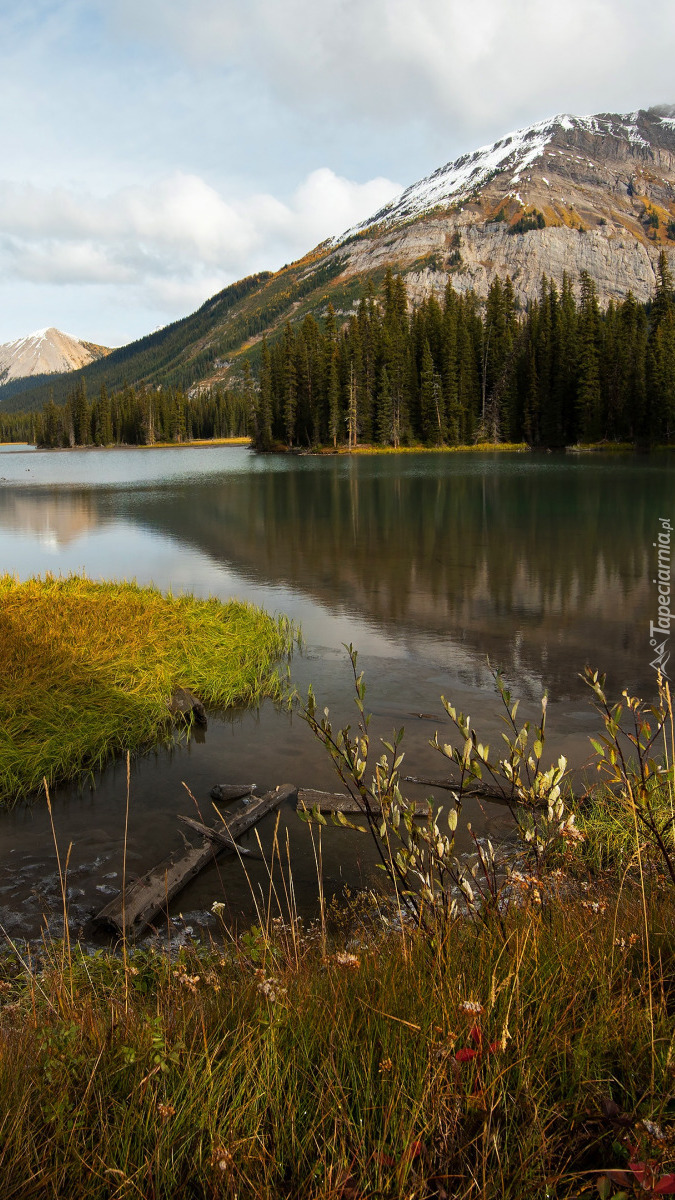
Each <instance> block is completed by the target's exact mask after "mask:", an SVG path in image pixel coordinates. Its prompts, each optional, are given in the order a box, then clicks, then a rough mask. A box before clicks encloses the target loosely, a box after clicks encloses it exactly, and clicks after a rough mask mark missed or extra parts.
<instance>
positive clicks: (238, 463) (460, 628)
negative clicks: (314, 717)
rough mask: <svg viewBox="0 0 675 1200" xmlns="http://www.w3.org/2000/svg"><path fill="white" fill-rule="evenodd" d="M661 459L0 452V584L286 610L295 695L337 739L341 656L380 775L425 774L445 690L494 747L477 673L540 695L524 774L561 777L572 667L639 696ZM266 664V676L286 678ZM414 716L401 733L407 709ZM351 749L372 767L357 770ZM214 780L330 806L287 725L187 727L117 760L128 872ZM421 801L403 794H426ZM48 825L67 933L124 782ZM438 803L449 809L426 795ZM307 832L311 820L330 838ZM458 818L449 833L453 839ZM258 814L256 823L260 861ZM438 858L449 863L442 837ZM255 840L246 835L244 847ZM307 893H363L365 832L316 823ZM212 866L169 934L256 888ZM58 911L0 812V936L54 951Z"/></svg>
mask: <svg viewBox="0 0 675 1200" xmlns="http://www.w3.org/2000/svg"><path fill="white" fill-rule="evenodd" d="M674 479H675V477H674V475H673V471H672V465H671V460H670V459H669V458H668V457H667V456H665V455H664V456H663V457H660V456H659V455H656V454H654V455H651V456H644V457H643V456H638V455H625V456H624V455H621V456H619V455H616V454H615V455H611V454H597V453H596V454H586V455H581V454H579V455H574V454H559V455H556V454H541V455H538V454H529V453H526V454H511V453H477V452H473V453H406V454H401V455H396V454H383V455H354V456H347V455H339V456H326V457H312V456H291V455H271V456H259V455H256V454H255V453H253V452H252V451H250V450H248V449H247V448H244V447H226V446H212V447H209V446H201V447H189V446H186V447H176V448H169V449H164V448H163V449H130V450H124V449H119V450H73V451H52V452H45V451H37V450H34V449H32V448H29V447H16V446H15V447H9V446H3V447H0V563H2V569H3V570H4V571H8V572H11V573H15V574H16V575H17V576H18V577H20V578H26V577H28V576H31V575H35V574H45V573H46V572H52V573H54V574H59V573H62V574H67V573H70V572H85V573H86V574H87V575H88V576H90V577H91V578H93V579H106V578H117V579H122V578H126V579H131V578H134V579H136V580H137V581H138V582H139V583H141V584H148V583H154V584H155V585H157V586H158V587H159V588H161V589H162V590H167V589H172V590H173V591H174V592H179V591H191V592H194V593H195V594H196V595H198V596H209V595H213V596H217V597H218V598H220V599H227V598H229V597H236V598H239V599H243V600H248V601H251V602H253V603H254V604H257V605H260V606H262V607H264V608H266V609H267V610H268V611H270V612H272V613H285V614H286V615H287V616H288V617H290V618H291V619H292V620H293V621H294V622H295V623H296V624H297V625H298V626H299V627H300V629H301V632H302V648H301V650H299V651H296V653H295V655H294V657H293V660H292V663H291V678H292V682H293V684H294V685H295V687H296V688H297V689H298V692H299V693H300V695H301V696H302V695H306V693H307V687H308V685H309V684H310V683H311V684H312V686H313V688H314V691H315V693H316V696H317V700H318V703H319V705H320V707H321V708H323V706H324V705H327V706H328V707H329V708H330V711H331V718H332V720H333V721H334V724H335V725H337V724H338V723H339V724H343V723H346V722H348V721H349V722H351V723H352V725H354V724H355V723H356V709H355V707H354V704H353V701H352V697H353V681H352V676H351V668H350V664H349V660H348V657H347V654H346V651H345V649H344V643H349V642H351V643H353V645H354V646H355V647H356V649H357V650H358V652H359V666H360V667H361V668H362V669H363V670H364V672H365V679H366V685H367V696H366V707H367V708H368V709H369V710H370V711H371V712H372V713H373V720H372V725H371V734H372V735H373V738H372V741H373V750H374V752H375V753H374V757H373V763H374V760H375V757H376V756H377V753H378V752H379V750H381V747H379V743H378V738H379V737H382V736H384V737H389V736H390V735H391V732H392V730H394V729H398V728H399V727H400V726H405V742H404V749H405V752H406V758H405V761H404V764H403V768H402V771H403V774H412V775H427V776H433V777H444V776H445V777H447V774H448V771H447V763H446V760H444V759H443V758H442V757H441V756H440V755H439V754H438V752H437V751H434V750H433V749H432V748H431V747H430V746H429V739H430V738H431V737H433V734H434V731H435V729H437V728H438V730H439V737H440V740H441V741H447V740H449V736H450V732H451V731H450V723H449V720H448V718H447V716H446V715H445V713H444V710H443V706H442V703H441V700H440V697H441V695H445V696H446V697H447V698H448V699H450V700H451V701H452V702H453V703H454V704H455V705H456V706H457V707H458V708H461V709H462V710H463V711H464V712H468V713H470V715H471V717H472V721H473V723H474V724H475V726H476V729H477V731H478V734H479V736H480V737H481V739H482V740H483V741H488V742H489V743H490V744H491V745H492V746H493V747H496V745H497V742H498V740H499V736H500V730H501V729H502V728H503V725H502V724H501V717H500V702H499V700H498V697H497V696H496V693H495V688H494V682H493V680H492V677H491V673H490V669H489V666H488V661H489V663H490V664H493V665H494V666H499V667H501V668H502V669H503V671H504V674H505V678H506V681H507V683H508V685H509V686H510V688H511V691H512V694H513V696H514V697H516V696H517V697H521V698H522V704H521V710H520V714H519V715H520V716H522V717H525V716H530V717H534V716H536V715H537V714H538V701H539V698H540V696H541V693H542V691H543V689H545V688H547V689H548V692H549V711H548V722H549V725H548V728H549V739H548V741H547V753H546V756H545V757H546V758H547V759H549V758H553V757H556V756H557V755H558V754H559V753H562V752H564V753H565V754H566V755H567V757H568V759H569V761H570V763H571V764H572V766H573V767H574V768H575V769H576V770H577V771H578V772H579V781H580V783H581V782H582V781H583V777H584V772H583V768H584V764H585V763H586V762H587V760H588V756H589V753H590V746H589V741H588V738H589V735H593V734H594V733H596V732H597V731H598V729H599V718H598V717H597V716H596V714H595V713H594V711H593V708H592V705H591V703H590V698H591V697H590V692H589V690H588V688H587V687H586V685H585V684H584V683H583V682H582V681H581V679H580V678H579V672H581V671H582V670H583V668H584V666H585V664H587V663H588V664H590V665H591V666H594V667H598V668H599V669H600V670H602V671H606V672H607V676H608V689H609V692H610V694H611V695H612V696H616V695H618V694H619V693H620V692H621V690H622V689H623V688H627V689H629V691H631V692H632V693H634V694H637V695H640V696H643V697H647V696H653V695H654V694H655V691H656V676H655V672H654V670H653V668H652V667H651V666H650V661H651V658H652V651H651V648H650V645H649V622H650V619H653V618H654V617H655V615H656V614H655V608H656V586H655V585H654V584H653V582H652V579H653V576H654V562H655V551H654V549H653V543H654V541H655V539H656V534H657V533H658V520H659V517H669V518H671V519H672V518H673V515H674V510H675V503H674V502H675V486H674ZM284 669H285V667H284ZM421 714H423V715H421ZM371 752H372V751H371ZM220 782H229V783H239V782H255V783H256V784H257V785H258V788H259V789H260V790H267V789H269V788H271V787H274V786H275V785H276V784H278V783H284V782H291V783H295V784H298V785H299V786H300V787H309V788H319V789H323V790H327V791H330V790H341V789H342V785H341V784H340V781H339V780H338V779H337V777H336V776H335V775H334V772H333V768H332V766H331V763H330V761H329V759H328V758H327V756H326V753H325V751H324V750H323V749H322V748H321V747H320V746H319V744H318V743H317V742H316V741H315V740H314V738H313V737H312V734H311V733H310V731H309V729H308V727H307V725H306V724H305V723H304V721H303V720H302V719H301V717H300V716H299V715H298V713H297V712H295V713H290V712H288V711H287V710H285V709H282V708H277V707H275V706H274V705H273V704H272V703H269V702H268V703H265V704H264V705H263V706H262V707H261V709H260V710H259V711H234V712H230V713H228V714H227V715H225V716H222V715H220V716H219V715H216V714H211V715H210V717H209V725H208V730H207V731H206V733H205V735H203V736H196V737H192V738H191V739H190V741H189V742H186V741H185V739H183V740H182V742H179V744H177V746H176V748H175V749H173V750H172V751H168V750H165V749H160V750H157V751H151V752H150V753H148V754H146V755H143V756H140V757H138V758H137V759H136V760H135V761H134V762H133V763H132V773H131V798H130V814H129V836H128V853H127V872H128V876H129V877H134V876H135V875H136V874H138V873H142V872H143V871H144V870H146V869H148V868H150V867H152V866H153V865H155V863H157V862H159V861H160V860H161V859H162V858H163V857H164V856H165V855H166V854H168V853H169V852H170V851H172V850H174V849H180V847H181V845H182V841H181V835H180V833H179V826H178V822H177V819H176V818H177V814H179V813H185V814H189V815H192V816H196V815H197V814H196V812H195V805H194V802H193V800H192V799H191V798H190V796H189V795H188V793H187V791H186V789H185V787H184V786H183V785H184V784H185V785H187V787H188V788H189V789H190V791H191V792H192V794H193V796H194V797H195V799H196V800H197V803H198V806H199V809H200V811H201V813H202V815H203V817H204V819H205V820H206V821H210V820H211V819H212V818H213V817H214V814H213V812H212V809H211V801H210V799H209V791H210V789H211V788H212V787H213V785H214V784H216V783H220ZM429 790H430V789H428V788H422V787H417V786H413V787H411V788H410V791H409V794H410V795H411V796H414V797H415V798H417V799H424V798H425V796H426V795H427V794H428V793H429ZM53 800H54V823H55V827H56V834H57V839H58V843H59V847H60V851H61V855H62V859H65V857H66V854H67V852H68V847H69V846H70V857H69V865H68V896H69V905H70V919H71V926H72V930H73V932H74V933H78V932H79V931H80V930H81V929H82V927H83V926H84V923H85V920H86V918H87V916H88V915H90V914H91V913H92V912H93V911H95V910H97V909H99V908H101V907H102V906H103V905H104V904H105V903H106V902H107V900H108V899H109V898H111V897H112V896H113V895H114V894H115V893H116V892H117V891H118V889H119V887H120V886H121V872H122V853H123V843H124V818H125V805H126V768H125V764H124V763H119V762H118V763H116V764H112V765H111V766H110V767H109V768H108V769H107V770H105V771H104V772H103V773H102V775H100V776H99V777H97V778H96V780H95V786H92V784H91V782H86V783H85V784H84V785H83V786H82V787H81V788H77V787H72V786H69V787H63V788H60V789H57V790H56V792H55V795H54V797H53ZM437 801H438V803H439V804H441V803H444V802H445V805H446V808H447V794H445V795H444V793H442V792H439V793H437ZM465 817H466V819H470V820H471V821H472V823H473V827H474V829H475V830H477V831H480V832H488V833H489V834H490V836H491V837H492V838H493V839H495V838H497V839H498V838H499V837H500V836H504V835H505V834H507V832H508V828H509V821H508V816H507V814H505V811H504V810H503V809H500V808H498V807H497V806H496V805H491V804H483V805H482V806H481V805H479V804H478V803H477V801H475V800H473V801H468V802H467V803H466V807H465ZM329 821H330V819H329ZM462 824H464V820H463V821H462ZM273 831H274V819H273V818H268V819H266V821H265V822H263V823H262V824H261V825H260V826H259V833H260V838H261V841H262V844H263V847H264V848H265V849H266V850H267V851H268V853H269V851H270V849H271V845H272V836H273ZM287 839H288V846H289V847H290V857H291V861H292V870H293V881H294V888H295V893H296V896H297V901H298V908H299V910H300V911H301V912H303V913H304V914H306V915H307V916H311V915H312V914H316V911H317V880H316V865H315V858H314V850H313V847H312V842H311V840H310V834H309V831H308V829H307V827H306V826H305V825H304V824H302V823H301V822H300V821H299V819H298V818H297V816H296V814H295V812H294V811H293V810H292V809H288V810H282V812H281V819H280V826H279V841H280V844H281V847H282V849H283V856H284V858H285V856H286V848H287ZM459 842H460V849H466V848H467V846H468V844H469V843H468V835H467V834H466V832H465V831H464V832H462V834H461V837H460V839H459ZM247 844H250V845H252V846H255V844H256V843H255V834H254V833H251V834H249V835H247ZM322 858H323V877H324V885H325V888H326V892H327V894H329V895H330V894H332V893H335V892H340V891H341V889H342V888H343V887H345V886H346V887H350V888H354V887H359V886H362V885H364V884H369V883H370V882H372V880H373V878H374V877H375V876H376V873H375V872H374V855H373V851H372V849H371V846H370V843H369V840H368V838H367V837H364V836H363V835H359V834H358V833H352V832H350V831H347V830H343V829H337V828H334V827H333V826H332V825H330V823H329V825H328V826H327V828H325V829H323V830H322ZM247 874H248V879H247V877H246V875H245V874H244V872H243V870H242V868H241V866H240V865H239V863H237V862H236V861H234V860H232V859H226V860H223V861H219V862H218V864H216V865H214V866H213V867H211V868H209V869H207V870H206V871H204V872H203V873H202V874H201V875H200V876H199V877H198V878H197V879H196V880H195V881H193V882H192V883H191V884H190V885H189V886H188V887H187V888H186V889H185V891H184V892H183V893H182V894H181V896H180V897H179V898H178V899H177V901H176V902H175V903H174V904H173V906H172V909H171V912H172V916H173V920H174V925H173V927H172V937H177V938H178V939H180V938H181V937H184V936H189V935H190V934H191V933H194V934H196V935H198V934H200V932H204V931H208V930H209V929H211V930H215V928H216V922H215V918H213V917H212V916H211V914H210V909H211V905H212V903H213V902H214V901H215V900H222V901H223V902H224V903H225V904H226V908H227V911H228V912H229V914H230V917H231V919H232V920H233V921H234V922H237V923H246V922H249V923H250V922H251V921H252V920H254V919H255V904H254V898H255V899H257V900H258V901H259V900H260V898H261V896H262V895H265V896H266V894H267V888H268V887H269V882H268V877H267V874H266V870H265V867H264V865H263V864H261V863H256V862H251V863H247ZM60 922H61V898H60V891H59V879H58V870H57V862H56V857H55V851H54V845H53V842H52V835H51V829H50V822H49V815H48V812H47V807H46V804H45V801H44V798H43V797H38V798H36V800H35V802H34V803H32V804H25V805H20V806H18V807H17V808H15V809H14V810H13V811H4V812H2V813H0V923H2V925H3V926H4V929H5V930H6V932H7V933H8V934H9V935H10V936H11V937H12V938H15V937H34V936H37V935H38V934H39V933H40V930H41V929H43V928H44V926H45V924H46V925H47V927H48V928H49V929H51V930H52V931H53V932H54V933H56V934H58V933H59V931H60V928H61V925H60Z"/></svg>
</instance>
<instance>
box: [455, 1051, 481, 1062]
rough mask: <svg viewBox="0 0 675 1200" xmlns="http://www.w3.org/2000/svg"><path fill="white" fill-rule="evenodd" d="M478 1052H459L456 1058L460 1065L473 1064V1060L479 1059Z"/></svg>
mask: <svg viewBox="0 0 675 1200" xmlns="http://www.w3.org/2000/svg"><path fill="white" fill-rule="evenodd" d="M478 1056H479V1051H478V1050H458V1051H457V1053H456V1055H455V1058H456V1060H457V1062H458V1063H465V1062H471V1059H472V1058H478Z"/></svg>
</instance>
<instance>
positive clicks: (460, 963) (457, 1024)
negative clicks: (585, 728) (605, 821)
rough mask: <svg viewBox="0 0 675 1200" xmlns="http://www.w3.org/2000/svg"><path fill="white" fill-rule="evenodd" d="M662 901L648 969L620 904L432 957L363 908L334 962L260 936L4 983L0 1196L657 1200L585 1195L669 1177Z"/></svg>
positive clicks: (52, 955)
mask: <svg viewBox="0 0 675 1200" xmlns="http://www.w3.org/2000/svg"><path fill="white" fill-rule="evenodd" d="M276 883H277V886H278V887H279V889H280V890H281V885H280V880H279V875H278V872H277V873H276ZM650 899H651V904H650V921H649V939H648V943H647V944H646V943H645V938H644V927H643V926H642V924H641V900H640V896H639V894H638V893H637V892H636V890H635V888H634V887H633V886H630V885H629V886H627V887H624V888H623V890H622V892H621V894H620V895H619V896H618V898H617V895H616V894H614V895H613V896H612V897H611V898H603V895H602V893H594V892H592V891H591V892H589V893H588V896H587V898H585V899H582V900H578V899H577V900H574V899H572V900H569V901H568V902H567V903H565V904H557V903H555V902H554V901H552V900H551V898H550V897H549V899H548V900H547V901H546V902H545V903H544V904H543V905H542V903H541V898H540V900H539V901H537V902H535V900H534V895H533V893H530V898H529V899H528V898H526V897H524V898H523V902H522V904H521V905H520V906H519V907H517V908H514V910H513V911H512V912H510V913H509V915H508V918H507V921H506V926H505V932H504V933H502V932H501V931H500V929H499V927H498V925H497V924H496V923H492V924H480V923H479V924H478V925H476V924H475V923H474V922H471V921H458V922H457V923H456V924H455V926H454V927H453V930H452V935H451V938H450V939H449V941H448V942H447V943H446V944H444V945H442V946H436V947H433V946H431V945H430V944H429V942H428V940H426V939H424V938H422V937H420V936H416V935H415V934H414V932H413V933H410V932H409V933H408V934H407V935H402V934H401V932H400V931H399V932H395V931H392V929H391V928H389V929H386V928H384V926H383V924H382V922H380V923H379V925H378V924H376V923H373V922H372V920H371V919H370V917H369V915H368V914H366V913H365V911H364V912H361V910H360V908H359V903H358V901H357V900H356V898H354V897H352V898H351V899H350V900H349V906H348V908H347V909H346V910H345V911H344V912H343V913H342V915H341V916H340V914H337V913H336V914H335V915H336V918H337V924H336V926H334V927H333V931H332V934H328V935H326V936H325V937H324V935H323V933H322V930H321V928H320V927H319V926H316V927H310V928H303V927H302V926H301V925H300V924H298V923H297V922H293V921H289V920H283V919H282V917H281V916H280V915H278V916H277V917H276V918H274V917H273V916H272V915H271V914H268V919H267V921H266V922H264V924H263V927H262V928H258V929H253V930H252V931H251V932H250V933H248V934H246V935H244V936H243V937H241V938H240V939H238V940H237V941H236V942H230V943H229V944H228V943H226V944H225V945H224V946H223V945H221V946H216V945H214V946H212V947H205V948H203V949H202V950H197V949H195V950H191V949H181V950H180V951H178V952H177V954H174V956H171V955H170V954H161V953H160V954H154V953H152V952H149V951H147V950H146V951H136V952H129V953H128V954H127V955H126V956H125V957H115V956H113V955H111V954H99V955H97V956H96V957H91V956H89V955H87V954H84V953H81V952H80V951H79V950H77V949H74V950H71V949H70V948H69V947H67V946H65V945H64V946H61V945H58V944H53V945H51V946H50V947H48V948H47V951H46V953H45V954H44V955H43V956H42V957H41V958H40V959H39V960H38V961H36V962H34V963H33V964H32V971H25V970H22V969H21V968H20V967H19V966H18V964H16V963H10V962H9V960H7V962H6V963H5V964H4V967H3V968H2V970H1V971H0V975H1V976H2V977H1V978H0V994H1V997H2V1005H1V1007H0V1048H1V1050H2V1053H1V1054H0V1121H1V1123H2V1128H3V1139H2V1143H1V1144H0V1166H1V1167H2V1172H3V1188H4V1191H3V1195H4V1196H7V1197H8V1198H9V1197H21V1198H22V1200H23V1198H24V1197H25V1198H34V1200H42V1198H45V1200H46V1198H50V1200H51V1198H52V1197H56V1196H68V1197H69V1200H79V1198H82V1200H85V1198H86V1200H113V1198H115V1200H122V1198H124V1200H127V1198H129V1200H130V1198H131V1197H137V1196H143V1197H148V1196H152V1197H157V1198H158V1200H159V1198H161V1200H174V1198H175V1200H178V1198H181V1200H182V1198H183V1197H185V1196H190V1197H192V1196H194V1197H201V1198H203V1200H206V1198H216V1197H223V1198H224V1197H228V1198H230V1200H234V1197H235V1196H236V1197H244V1196H245V1197H248V1196H251V1197H252V1196H255V1197H261V1198H265V1200H279V1198H280V1197H285V1198H288V1200H305V1198H306V1200H324V1198H327V1197H334V1198H335V1200H353V1198H355V1197H359V1198H360V1197H363V1198H365V1197H379V1198H380V1200H397V1198H399V1197H401V1196H406V1197H410V1198H411V1200H429V1198H431V1197H435V1198H436V1200H439V1198H442V1197H457V1198H458V1200H459V1198H460V1197H461V1198H463V1200H464V1198H469V1197H475V1198H476V1200H478V1198H480V1200H500V1198H503V1197H512V1198H513V1200H521V1198H522V1200H525V1198H526V1197H527V1198H529V1197H548V1198H553V1197H555V1198H556V1200H563V1198H565V1200H571V1198H572V1197H578V1196H580V1195H581V1194H582V1193H585V1194H588V1195H589V1196H597V1195H598V1194H600V1195H606V1196H614V1195H616V1196H617V1200H618V1196H619V1195H621V1194H623V1196H624V1197H625V1196H628V1195H630V1196H633V1195H638V1194H640V1195H644V1192H642V1191H639V1189H638V1188H637V1183H636V1189H635V1191H633V1189H632V1187H629V1189H628V1190H625V1189H624V1190H623V1192H622V1189H621V1188H619V1187H618V1186H616V1187H613V1186H612V1185H610V1184H609V1183H608V1185H607V1190H606V1191H605V1192H600V1193H598V1191H597V1190H596V1182H597V1181H598V1180H599V1179H600V1178H601V1177H602V1176H605V1179H606V1178H607V1177H606V1172H607V1171H608V1170H615V1171H623V1172H627V1178H628V1180H629V1184H630V1181H631V1180H632V1181H635V1182H636V1180H637V1176H635V1175H634V1174H633V1173H632V1170H630V1169H629V1167H628V1164H629V1162H631V1161H632V1162H634V1161H636V1160H637V1161H639V1162H645V1161H649V1162H650V1163H652V1164H653V1171H654V1177H655V1178H656V1179H663V1178H664V1177H666V1175H667V1172H669V1171H670V1170H671V1169H672V1166H673V1163H674V1162H675V1138H674V1136H673V1129H674V1128H675V1127H674V1126H672V1125H671V1124H668V1122H669V1121H672V1117H673V1112H674V1111H675V1110H674V1105H675V1081H674V1078H673V1070H672V1061H671V1059H672V1046H673V1023H672V1013H671V995H672V989H673V987H674V986H675V975H674V971H673V962H674V959H675V949H674V946H673V935H672V929H673V923H674V917H675V907H674V905H673V898H672V895H671V894H670V893H666V892H664V891H663V890H662V889H660V888H655V889H654V891H653V892H652V894H651V896H650ZM341 921H342V923H343V924H342V928H340V922H341ZM636 929H640V930H641V933H639V934H637V935H636V934H635V930H636ZM653 1131H656V1132H653ZM650 1169H652V1168H650ZM650 1194H651V1193H650ZM669 1194H670V1193H669Z"/></svg>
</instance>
